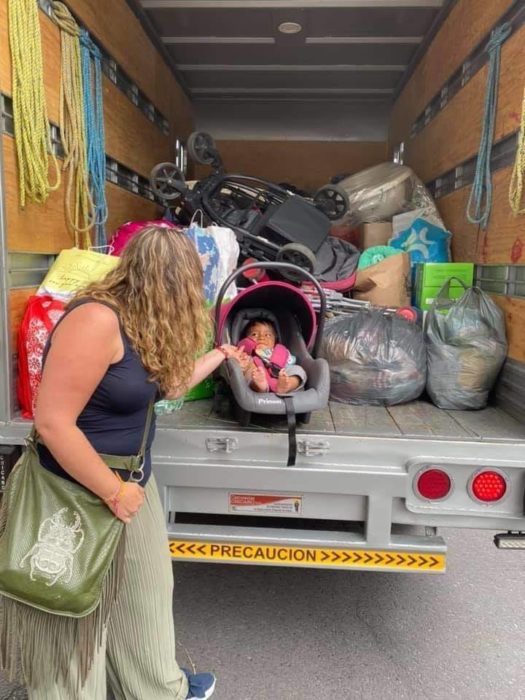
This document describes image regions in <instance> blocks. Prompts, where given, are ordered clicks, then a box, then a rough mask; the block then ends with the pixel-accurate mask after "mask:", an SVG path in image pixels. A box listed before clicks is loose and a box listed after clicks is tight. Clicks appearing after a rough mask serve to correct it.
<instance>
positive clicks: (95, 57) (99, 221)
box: [80, 29, 108, 247]
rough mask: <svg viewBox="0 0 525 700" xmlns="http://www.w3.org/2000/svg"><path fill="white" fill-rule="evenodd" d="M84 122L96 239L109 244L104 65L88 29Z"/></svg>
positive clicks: (83, 43) (83, 45) (83, 48)
mask: <svg viewBox="0 0 525 700" xmlns="http://www.w3.org/2000/svg"><path fill="white" fill-rule="evenodd" d="M80 52H81V60H82V85H83V95H84V120H85V125H86V142H87V146H86V148H87V169H88V173H89V182H90V186H91V196H92V199H93V205H94V225H95V240H96V245H97V246H99V247H102V246H105V245H106V244H107V240H106V231H105V226H104V224H105V223H106V220H107V218H108V207H107V202H106V147H105V135H104V107H103V97H102V95H103V92H102V63H101V58H102V56H101V53H100V49H99V48H98V46H96V45H95V44H94V43H93V41H92V40H91V38H90V36H89V34H88V32H87V31H86V30H85V29H82V30H81V31H80Z"/></svg>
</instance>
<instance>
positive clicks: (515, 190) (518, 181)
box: [509, 90, 525, 216]
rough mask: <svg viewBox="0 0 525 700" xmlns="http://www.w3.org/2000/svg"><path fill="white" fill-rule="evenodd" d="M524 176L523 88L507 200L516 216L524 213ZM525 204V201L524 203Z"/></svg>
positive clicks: (524, 93) (524, 126)
mask: <svg viewBox="0 0 525 700" xmlns="http://www.w3.org/2000/svg"><path fill="white" fill-rule="evenodd" d="M524 178H525V90H524V91H523V105H522V110H521V124H520V133H519V137H518V148H517V150H516V160H515V162H514V169H513V171H512V177H511V179H510V189H509V201H510V208H511V209H512V211H513V212H514V214H515V215H516V216H517V215H518V214H525V206H523V207H522V206H521V204H522V200H523V180H524ZM524 204H525V203H524Z"/></svg>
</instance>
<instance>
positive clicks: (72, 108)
mask: <svg viewBox="0 0 525 700" xmlns="http://www.w3.org/2000/svg"><path fill="white" fill-rule="evenodd" d="M52 7H53V10H54V15H55V20H56V23H57V24H58V26H59V27H60V46H61V53H62V59H61V61H62V76H61V81H60V131H61V135H62V146H63V148H64V153H65V161H64V170H66V169H69V177H68V183H67V192H66V215H67V220H68V223H69V225H70V227H71V228H72V230H73V232H74V236H75V245H76V246H78V247H79V248H84V247H85V248H89V246H91V239H90V236H89V230H90V229H91V228H92V226H93V224H94V221H95V210H94V206H93V199H92V197H91V194H90V191H89V173H88V169H87V156H86V128H85V123H84V107H83V102H82V100H83V93H82V67H81V62H80V39H79V37H80V29H79V26H78V24H77V23H76V21H75V19H74V17H73V16H72V14H71V12H70V11H69V9H68V8H67V7H66V5H64V3H62V2H58V1H57V0H53V2H52Z"/></svg>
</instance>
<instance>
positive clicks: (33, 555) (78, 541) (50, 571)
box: [20, 508, 84, 586]
mask: <svg viewBox="0 0 525 700" xmlns="http://www.w3.org/2000/svg"><path fill="white" fill-rule="evenodd" d="M68 511H69V508H61V509H60V510H58V511H57V512H56V513H54V514H53V515H52V516H51V517H49V518H46V519H45V520H44V521H43V522H42V524H41V525H40V528H39V530H38V541H37V542H36V544H35V545H33V547H31V549H30V550H29V552H28V553H27V554H26V555H25V556H24V558H23V559H22V561H21V562H20V568H21V569H23V568H24V567H25V566H26V563H27V561H28V560H29V562H30V566H31V568H30V576H29V577H30V579H31V581H36V580H37V578H38V576H37V574H40V578H43V579H45V580H46V581H47V585H48V586H54V585H55V583H56V582H57V581H58V579H59V578H62V577H63V576H65V577H66V578H65V579H64V582H65V583H68V582H69V581H71V577H72V575H73V555H74V554H75V553H76V552H78V550H79V549H80V547H81V546H82V543H83V542H84V530H83V529H82V528H81V527H80V526H81V520H80V515H79V514H78V513H77V512H76V511H73V517H74V520H73V522H68V521H67V520H66V517H67V516H66V514H67V512H68ZM49 579H51V580H49Z"/></svg>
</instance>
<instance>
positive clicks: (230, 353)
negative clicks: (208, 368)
mask: <svg viewBox="0 0 525 700" xmlns="http://www.w3.org/2000/svg"><path fill="white" fill-rule="evenodd" d="M220 350H221V352H222V353H223V355H224V357H225V358H226V359H227V360H229V359H231V358H232V357H235V358H237V356H238V354H239V352H240V350H239V348H237V347H235V345H221V346H220Z"/></svg>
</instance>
